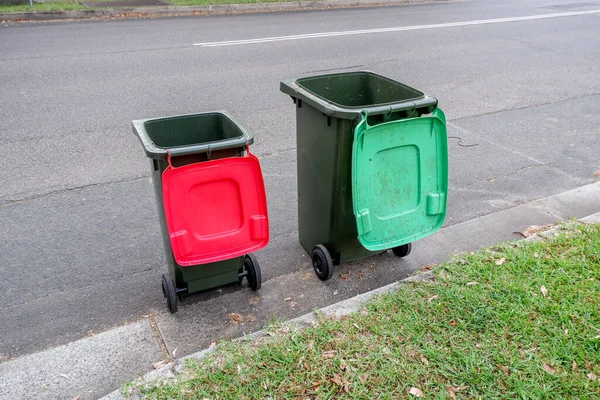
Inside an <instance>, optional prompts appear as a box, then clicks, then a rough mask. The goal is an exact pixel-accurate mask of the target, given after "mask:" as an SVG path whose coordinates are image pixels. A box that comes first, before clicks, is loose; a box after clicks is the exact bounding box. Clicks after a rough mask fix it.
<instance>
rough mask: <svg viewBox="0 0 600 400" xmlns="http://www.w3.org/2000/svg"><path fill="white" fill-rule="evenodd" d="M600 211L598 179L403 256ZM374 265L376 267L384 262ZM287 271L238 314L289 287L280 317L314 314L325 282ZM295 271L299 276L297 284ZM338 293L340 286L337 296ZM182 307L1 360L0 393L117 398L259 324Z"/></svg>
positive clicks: (273, 303) (424, 256)
mask: <svg viewBox="0 0 600 400" xmlns="http://www.w3.org/2000/svg"><path fill="white" fill-rule="evenodd" d="M599 212H600V183H594V184H590V185H586V186H582V187H580V188H577V189H574V190H570V191H567V192H564V193H561V194H558V195H555V196H551V197H547V198H544V199H540V200H536V201H533V202H530V203H526V204H523V205H520V206H517V207H514V208H511V209H507V210H503V211H499V212H497V213H493V214H489V215H486V216H482V217H479V218H475V219H472V220H469V221H466V222H463V223H460V224H456V225H452V226H448V227H446V228H443V229H441V230H440V231H439V232H437V233H436V234H434V235H432V236H430V237H428V238H426V239H423V240H422V241H420V242H419V243H418V251H414V252H413V254H411V256H410V257H407V259H406V260H407V262H410V263H415V264H417V265H420V266H423V265H427V264H434V263H440V262H443V261H445V260H446V259H447V258H448V256H450V255H452V254H454V253H456V252H462V251H469V250H475V249H477V248H479V247H481V246H486V245H491V244H493V243H496V242H499V241H505V240H510V239H517V238H518V237H517V236H516V235H515V234H514V232H522V231H524V230H525V229H526V228H527V227H529V226H531V225H542V224H547V223H553V222H556V221H560V220H565V219H569V218H573V217H575V218H582V217H586V216H590V215H594V214H595V216H593V217H590V218H588V219H587V222H592V220H596V221H598V220H600V214H597V213H599ZM408 259H410V261H408ZM398 262H400V263H402V262H404V261H398ZM307 265H308V264H307ZM381 265H382V266H381V269H384V268H385V267H384V266H383V264H381ZM307 268H308V267H307ZM291 275H294V276H287V275H284V276H278V277H276V278H274V279H271V280H268V281H266V282H264V284H263V288H262V289H261V292H260V295H261V296H262V297H261V300H260V303H259V304H258V305H257V304H256V303H254V304H252V302H250V303H249V302H248V296H249V295H251V294H250V293H249V292H250V291H248V290H239V291H237V292H234V293H229V294H227V295H228V296H239V302H238V303H239V308H240V309H239V311H240V312H241V313H242V314H244V315H250V314H251V313H253V312H254V313H255V314H256V315H258V317H259V318H258V320H259V321H260V320H263V321H264V320H265V316H269V315H271V316H272V315H275V310H276V309H277V305H279V304H280V303H281V299H280V298H282V297H281V296H282V293H285V294H286V296H290V295H293V296H294V298H299V297H302V296H305V298H308V299H309V300H310V301H309V303H310V304H309V305H307V307H306V308H303V309H302V308H300V307H299V309H298V311H295V312H291V311H290V313H289V314H287V315H285V317H286V318H285V319H290V320H293V321H295V322H297V323H299V324H301V323H303V324H309V323H311V322H312V319H313V318H314V313H312V312H309V311H310V310H311V309H312V307H314V306H315V304H314V301H315V299H319V298H322V297H323V296H325V293H327V292H330V291H331V288H329V287H328V286H327V285H326V284H324V283H322V282H318V281H317V280H316V278H314V277H313V275H314V274H312V271H310V270H309V269H306V270H305V271H301V272H298V273H294V274H291ZM296 275H297V276H296ZM306 275H308V276H309V279H310V278H314V282H311V281H310V280H306V278H304V276H306ZM398 278H399V279H401V278H403V277H401V276H398ZM302 279H304V281H303V284H298V283H299V282H300V281H302ZM413 279H415V278H413ZM397 287H398V283H392V284H390V285H387V286H384V287H382V288H379V289H376V290H374V291H370V292H367V293H363V294H359V295H358V296H353V297H351V298H349V299H347V300H344V301H342V302H339V303H336V304H334V305H330V306H327V307H325V306H322V310H323V312H324V313H325V314H328V315H333V314H335V315H338V316H339V315H343V314H347V313H349V312H352V311H353V310H356V309H357V307H359V306H360V305H361V304H363V303H364V302H365V301H367V300H368V299H369V298H371V297H372V296H373V295H375V294H379V293H384V292H387V291H390V290H395V288H397ZM252 296H253V295H252ZM341 296H342V293H340V295H339V296H338V297H341ZM284 297H285V296H284ZM186 308H187V310H185V309H184V310H182V311H181V312H180V313H177V314H174V315H172V314H169V313H164V314H160V315H158V316H148V317H146V318H144V319H142V320H139V321H136V322H133V323H131V324H128V325H124V326H120V327H116V328H114V329H111V330H109V331H106V332H102V333H98V334H94V335H92V336H89V337H86V338H84V339H81V340H78V341H75V342H72V343H69V344H66V345H64V346H60V347H56V348H52V349H49V350H45V351H42V352H39V353H34V354H30V355H26V356H23V357H20V358H17V359H14V360H9V361H5V362H3V363H0V376H2V380H1V381H0V398H23V399H26V398H36V399H56V398H75V397H76V396H78V395H81V397H80V398H81V399H82V400H84V399H95V398H98V397H101V396H104V395H106V394H108V393H111V392H113V391H115V390H117V391H116V392H113V393H111V395H110V397H109V398H112V399H116V398H120V397H119V396H120V394H119V392H118V388H119V387H120V385H121V384H122V383H124V382H126V381H129V380H132V379H134V378H136V377H138V376H143V375H144V374H146V373H148V371H152V369H153V364H155V363H157V362H161V361H162V360H165V359H170V358H177V356H186V355H189V354H192V356H193V357H198V356H199V354H201V353H202V352H201V353H194V352H196V351H197V350H198V349H202V348H206V347H208V345H207V343H210V341H212V340H216V339H218V338H223V337H235V336H238V337H239V336H242V335H243V333H244V331H248V332H251V331H253V330H254V331H256V330H259V329H260V325H256V324H254V325H252V324H248V325H246V326H245V328H241V327H240V326H239V325H236V324H233V323H230V324H229V325H227V324H225V325H220V322H219V321H220V317H221V316H222V315H221V314H223V313H225V314H224V315H227V314H226V313H228V312H229V310H222V304H220V300H219V297H216V298H213V299H209V300H207V301H204V302H199V303H195V304H192V305H190V306H188V307H186ZM186 311H187V312H186ZM307 312H308V314H307ZM216 317H218V318H216ZM278 317H282V316H281V315H278ZM294 318H295V319H294ZM242 329H244V330H242ZM217 335H220V336H218V337H217ZM199 338H201V339H202V340H204V341H202V340H200V339H199ZM177 349H179V350H177ZM205 351H206V350H205ZM172 369H173V365H168V366H167V367H163V368H159V369H157V370H155V371H153V372H152V373H151V375H148V376H146V379H151V378H152V377H156V376H164V374H167V375H169V374H171V373H172V372H169V371H172Z"/></svg>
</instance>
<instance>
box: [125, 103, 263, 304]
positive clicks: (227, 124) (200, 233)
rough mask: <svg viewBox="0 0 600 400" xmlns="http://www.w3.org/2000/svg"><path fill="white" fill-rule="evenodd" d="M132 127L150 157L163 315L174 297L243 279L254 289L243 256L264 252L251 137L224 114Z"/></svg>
mask: <svg viewBox="0 0 600 400" xmlns="http://www.w3.org/2000/svg"><path fill="white" fill-rule="evenodd" d="M132 128H133V132H134V133H135V134H136V135H137V136H138V137H139V139H140V140H141V142H142V145H143V147H144V150H145V152H146V155H147V156H148V157H149V158H150V167H151V169H152V182H153V186H154V193H155V197H156V203H157V205H158V215H159V219H160V225H161V229H162V237H163V244H164V249H165V253H166V258H167V265H168V271H169V273H168V274H164V275H163V276H162V289H163V295H164V297H165V299H166V301H167V307H168V308H169V311H171V312H173V313H174V312H176V311H177V305H178V300H179V299H180V298H181V297H184V296H189V295H193V294H196V293H199V292H202V291H205V290H209V289H213V288H216V287H219V286H224V285H228V284H231V283H241V282H242V280H243V278H244V277H246V278H247V280H248V284H249V286H250V288H251V289H253V290H258V289H260V286H261V271H260V265H259V263H258V261H257V259H256V257H255V256H254V255H253V254H251V252H253V251H256V250H259V249H261V248H263V247H265V246H266V245H267V243H268V241H269V223H268V215H267V201H266V194H265V186H264V181H263V176H262V172H261V168H260V163H259V161H258V159H257V158H256V157H255V156H254V155H253V154H251V153H250V147H249V146H250V144H252V143H253V138H252V137H251V136H250V135H249V134H248V133H247V132H246V131H245V130H244V129H243V128H242V127H241V126H240V125H239V124H238V123H236V122H235V120H234V119H233V118H232V117H231V115H229V114H228V113H227V112H225V111H218V112H208V113H199V114H191V115H178V116H173V117H165V118H153V119H145V120H137V121H133V122H132Z"/></svg>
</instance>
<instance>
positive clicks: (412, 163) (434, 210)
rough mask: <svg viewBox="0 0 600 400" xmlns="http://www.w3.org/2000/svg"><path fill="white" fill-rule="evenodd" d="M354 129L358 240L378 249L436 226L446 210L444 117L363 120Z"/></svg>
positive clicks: (437, 112) (425, 233)
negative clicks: (386, 120) (380, 122)
mask: <svg viewBox="0 0 600 400" xmlns="http://www.w3.org/2000/svg"><path fill="white" fill-rule="evenodd" d="M366 114H367V113H366V111H365V112H363V118H362V121H361V122H360V123H359V124H358V125H357V127H356V129H355V131H354V144H353V149H352V152H353V159H352V200H353V207H354V215H355V217H356V224H357V228H358V240H359V241H360V243H361V244H362V245H363V246H364V247H365V248H366V249H368V250H371V251H380V250H387V249H391V248H393V247H397V246H400V245H403V244H406V243H409V242H413V241H415V240H418V239H421V238H423V237H425V236H428V235H429V234H431V233H433V232H435V231H436V230H438V229H439V228H440V227H441V226H442V224H443V223H444V218H445V216H446V198H447V195H448V143H447V134H446V117H445V116H444V113H443V112H442V110H440V109H439V108H436V109H435V110H434V112H433V113H432V114H431V116H422V117H419V118H410V119H403V120H397V121H392V122H385V123H382V124H378V125H375V126H369V125H368V124H367V115H366Z"/></svg>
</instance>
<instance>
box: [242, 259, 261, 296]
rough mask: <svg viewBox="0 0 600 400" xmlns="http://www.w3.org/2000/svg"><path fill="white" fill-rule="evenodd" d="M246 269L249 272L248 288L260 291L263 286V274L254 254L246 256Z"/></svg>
mask: <svg viewBox="0 0 600 400" xmlns="http://www.w3.org/2000/svg"><path fill="white" fill-rule="evenodd" d="M244 269H246V271H247V272H248V275H247V276H246V278H247V279H248V286H250V289H252V290H258V289H260V287H261V285H262V273H261V272H260V265H259V264H258V260H257V259H256V257H254V254H246V257H245V258H244Z"/></svg>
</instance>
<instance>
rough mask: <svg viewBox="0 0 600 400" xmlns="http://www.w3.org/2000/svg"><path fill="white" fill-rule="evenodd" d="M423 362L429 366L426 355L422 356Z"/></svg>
mask: <svg viewBox="0 0 600 400" xmlns="http://www.w3.org/2000/svg"><path fill="white" fill-rule="evenodd" d="M421 362H422V363H423V364H424V365H425V366H427V367H428V366H429V360H428V359H426V358H425V356H421Z"/></svg>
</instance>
